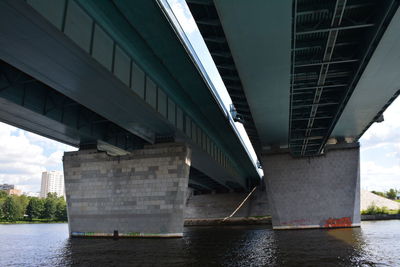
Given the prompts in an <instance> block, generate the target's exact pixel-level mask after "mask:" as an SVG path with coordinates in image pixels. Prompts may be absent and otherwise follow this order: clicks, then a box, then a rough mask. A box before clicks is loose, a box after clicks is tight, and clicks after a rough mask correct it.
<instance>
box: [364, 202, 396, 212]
mask: <svg viewBox="0 0 400 267" xmlns="http://www.w3.org/2000/svg"><path fill="white" fill-rule="evenodd" d="M361 214H362V215H375V214H391V212H390V211H389V209H388V208H387V207H382V208H379V207H377V206H376V205H375V204H374V203H373V204H372V205H370V206H369V207H368V208H367V209H366V210H363V211H361Z"/></svg>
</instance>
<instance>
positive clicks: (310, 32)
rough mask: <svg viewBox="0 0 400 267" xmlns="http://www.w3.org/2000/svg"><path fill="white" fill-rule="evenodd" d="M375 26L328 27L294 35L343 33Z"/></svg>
mask: <svg viewBox="0 0 400 267" xmlns="http://www.w3.org/2000/svg"><path fill="white" fill-rule="evenodd" d="M373 26H375V24H374V23H363V24H355V25H349V26H338V27H330V28H321V29H303V30H302V31H299V32H296V35H304V34H313V33H321V32H331V31H343V30H353V29H360V28H368V27H373Z"/></svg>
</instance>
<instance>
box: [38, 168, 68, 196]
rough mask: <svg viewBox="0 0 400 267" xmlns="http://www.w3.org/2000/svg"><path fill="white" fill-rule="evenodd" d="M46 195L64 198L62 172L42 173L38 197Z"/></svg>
mask: <svg viewBox="0 0 400 267" xmlns="http://www.w3.org/2000/svg"><path fill="white" fill-rule="evenodd" d="M48 193H57V196H58V197H61V196H64V175H63V173H62V171H48V172H43V173H42V184H41V187H40V197H47V194H48Z"/></svg>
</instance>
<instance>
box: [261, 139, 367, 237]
mask: <svg viewBox="0 0 400 267" xmlns="http://www.w3.org/2000/svg"><path fill="white" fill-rule="evenodd" d="M262 159H263V163H264V167H265V168H264V170H265V180H266V183H267V190H268V195H269V204H270V209H271V214H272V225H273V229H304V228H335V227H355V226H360V174H359V165H360V150H359V145H358V144H346V145H335V146H330V147H329V148H328V150H327V151H326V152H325V154H324V155H323V156H319V157H311V158H294V157H292V156H291V155H290V154H289V153H281V154H271V155H265V156H263V158H262Z"/></svg>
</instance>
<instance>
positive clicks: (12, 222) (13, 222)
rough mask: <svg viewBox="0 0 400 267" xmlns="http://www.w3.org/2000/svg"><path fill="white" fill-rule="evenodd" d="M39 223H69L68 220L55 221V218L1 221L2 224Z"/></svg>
mask: <svg viewBox="0 0 400 267" xmlns="http://www.w3.org/2000/svg"><path fill="white" fill-rule="evenodd" d="M39 223H67V221H54V220H32V221H30V220H29V221H28V220H26V221H25V220H20V221H0V224H39Z"/></svg>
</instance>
